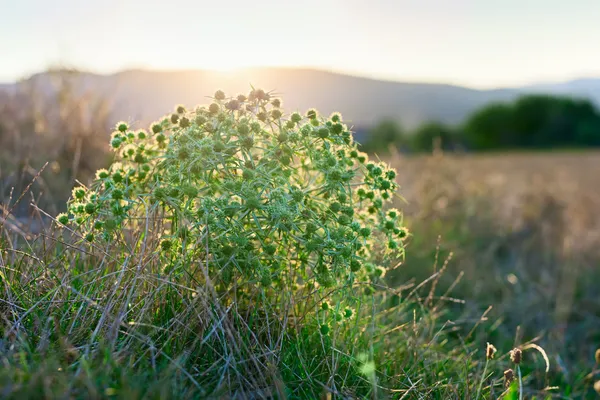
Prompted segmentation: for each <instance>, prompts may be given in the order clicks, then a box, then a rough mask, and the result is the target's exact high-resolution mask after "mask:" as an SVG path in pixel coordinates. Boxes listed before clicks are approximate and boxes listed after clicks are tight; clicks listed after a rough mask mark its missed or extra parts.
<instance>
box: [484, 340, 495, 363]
mask: <svg viewBox="0 0 600 400" xmlns="http://www.w3.org/2000/svg"><path fill="white" fill-rule="evenodd" d="M496 351H497V350H496V347H494V345H493V344H489V343H488V344H487V347H486V349H485V358H487V359H488V360H491V359H492V358H494V354H496Z"/></svg>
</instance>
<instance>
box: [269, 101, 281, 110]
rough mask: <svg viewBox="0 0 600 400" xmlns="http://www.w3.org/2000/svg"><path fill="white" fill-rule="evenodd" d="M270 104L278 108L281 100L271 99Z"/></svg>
mask: <svg viewBox="0 0 600 400" xmlns="http://www.w3.org/2000/svg"><path fill="white" fill-rule="evenodd" d="M271 104H272V105H273V107H277V108H279V107H281V100H279V99H273V100H271Z"/></svg>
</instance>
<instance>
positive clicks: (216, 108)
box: [208, 103, 219, 114]
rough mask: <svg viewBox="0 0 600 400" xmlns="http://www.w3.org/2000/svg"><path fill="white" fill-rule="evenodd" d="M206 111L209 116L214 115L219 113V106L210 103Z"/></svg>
mask: <svg viewBox="0 0 600 400" xmlns="http://www.w3.org/2000/svg"><path fill="white" fill-rule="evenodd" d="M208 111H209V112H210V113H211V114H216V113H218V112H219V105H218V104H217V103H212V104H211V105H210V106H208Z"/></svg>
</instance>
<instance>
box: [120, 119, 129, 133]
mask: <svg viewBox="0 0 600 400" xmlns="http://www.w3.org/2000/svg"><path fill="white" fill-rule="evenodd" d="M128 129H129V125H128V124H127V122H123V121H121V122H119V123H117V130H118V131H119V132H123V133H124V132H127V130H128Z"/></svg>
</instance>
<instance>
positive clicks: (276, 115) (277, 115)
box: [271, 109, 282, 119]
mask: <svg viewBox="0 0 600 400" xmlns="http://www.w3.org/2000/svg"><path fill="white" fill-rule="evenodd" d="M281 115H282V113H281V111H280V110H278V109H275V110H272V111H271V116H272V117H273V119H279V118H281Z"/></svg>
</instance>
